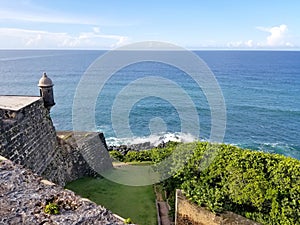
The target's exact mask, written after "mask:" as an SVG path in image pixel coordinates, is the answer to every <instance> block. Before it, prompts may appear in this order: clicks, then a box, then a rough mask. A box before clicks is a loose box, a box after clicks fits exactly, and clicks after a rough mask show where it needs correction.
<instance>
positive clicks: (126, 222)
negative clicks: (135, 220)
mask: <svg viewBox="0 0 300 225" xmlns="http://www.w3.org/2000/svg"><path fill="white" fill-rule="evenodd" d="M124 223H125V224H131V223H132V221H131V219H130V218H127V219H125V221H124Z"/></svg>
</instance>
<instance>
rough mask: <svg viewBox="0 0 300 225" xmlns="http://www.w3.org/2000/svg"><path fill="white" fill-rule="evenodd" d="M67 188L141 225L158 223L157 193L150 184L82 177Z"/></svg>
mask: <svg viewBox="0 0 300 225" xmlns="http://www.w3.org/2000/svg"><path fill="white" fill-rule="evenodd" d="M66 188H67V189H70V190H72V191H74V192H75V193H77V194H79V195H81V196H82V197H84V198H89V199H90V200H92V201H94V202H96V203H97V204H99V205H102V206H104V207H106V208H107V209H109V210H110V211H112V212H113V213H115V214H118V215H120V216H122V217H123V218H125V219H126V218H129V217H130V218H131V219H132V221H133V222H134V223H137V224H139V225H156V224H157V216H156V207H155V194H154V190H153V187H152V185H150V186H139V187H136V186H134V187H133V186H126V185H122V184H117V183H114V182H112V181H109V180H107V179H105V178H89V177H85V178H81V179H78V180H76V181H73V182H71V183H69V184H68V185H67V186H66Z"/></svg>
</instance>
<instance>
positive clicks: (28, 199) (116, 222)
mask: <svg viewBox="0 0 300 225" xmlns="http://www.w3.org/2000/svg"><path fill="white" fill-rule="evenodd" d="M49 203H51V204H54V205H56V206H57V209H58V211H59V213H58V214H48V213H46V211H45V209H46V206H47V205H48V204H49ZM0 206H1V210H0V224H7V225H9V224H12V225H15V224H28V225H29V224H30V225H32V224H60V225H69V224H86V225H89V224H95V225H103V224H106V225H123V224H124V222H123V221H124V219H122V218H120V217H119V216H117V215H115V214H113V213H112V212H110V211H109V210H107V209H106V208H104V207H102V206H98V205H96V204H95V203H93V202H91V201H90V200H88V199H83V198H81V197H80V196H77V195H76V194H75V193H74V192H72V191H69V190H64V189H63V188H62V187H60V186H58V185H55V184H54V183H51V182H49V181H47V180H44V179H43V178H41V177H39V176H37V175H36V174H34V173H32V171H31V170H28V169H25V168H23V167H22V166H20V165H15V164H14V163H12V162H11V161H9V160H5V159H3V158H2V159H1V157H0Z"/></svg>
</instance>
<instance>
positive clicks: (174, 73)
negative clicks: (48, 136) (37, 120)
mask: <svg viewBox="0 0 300 225" xmlns="http://www.w3.org/2000/svg"><path fill="white" fill-rule="evenodd" d="M103 53H104V51H75V50H74V51H52V50H51V51H50V50H49V51H46V50H45V51H44V50H41V51H36V50H35V51H27V50H26V51H15V50H10V51H7V50H1V51H0V88H1V89H0V94H1V95H16V94H17V95H38V94H39V91H38V88H37V83H38V80H39V78H40V77H41V75H42V73H43V72H44V71H46V72H47V73H48V75H49V76H50V78H51V79H52V80H53V82H54V84H55V86H54V94H55V101H56V105H55V106H54V107H53V109H52V110H51V116H52V119H53V121H54V124H55V126H56V129H57V130H71V129H73V127H72V104H73V98H74V94H75V91H76V87H77V85H78V82H79V81H80V78H81V77H82V75H83V74H84V72H85V71H86V70H87V68H88V67H89V66H90V65H91V63H92V62H93V61H94V60H96V59H97V58H98V57H99V56H101V55H102V54H103ZM195 53H196V54H197V55H198V56H200V57H201V58H202V59H203V60H204V61H205V62H206V63H207V65H208V66H209V68H210V69H211V70H212V71H213V73H214V75H215V77H216V79H217V81H218V83H219V85H220V87H221V90H222V92H223V96H224V99H225V103H226V111H227V121H226V124H227V125H226V133H225V138H224V142H226V143H232V144H236V145H239V146H242V147H247V148H251V149H261V150H265V151H270V152H278V153H281V154H285V155H289V156H292V157H295V158H298V159H300V138H299V134H300V52H293V51H197V52H195ZM147 76H158V77H163V78H166V79H170V80H172V81H174V82H176V83H177V84H178V85H179V86H180V88H182V89H184V90H185V91H186V93H187V94H188V95H189V96H190V98H191V99H192V101H193V102H194V104H195V107H196V111H197V113H198V115H199V124H200V128H201V130H200V136H199V137H197V138H200V139H203V140H209V135H210V129H211V112H210V108H209V104H208V102H207V99H206V97H205V94H204V93H203V92H202V90H201V88H199V87H198V86H197V85H196V83H195V82H194V81H193V80H192V79H191V78H190V77H189V76H188V75H187V74H185V73H184V72H182V71H181V70H179V69H177V68H175V67H172V66H169V65H166V64H163V63H157V62H141V63H137V64H133V65H130V66H127V67H125V68H123V69H121V70H120V71H118V72H117V73H115V74H114V75H113V76H112V77H111V78H110V80H108V81H107V82H106V84H105V86H104V87H103V89H102V92H101V93H100V94H99V97H98V100H97V102H96V110H95V111H96V113H95V121H96V127H97V129H98V130H99V131H102V132H104V134H105V136H106V139H107V140H108V141H109V142H110V143H111V144H113V143H120V142H122V141H123V142H124V141H125V139H126V138H125V139H117V138H116V134H115V132H114V130H113V128H112V125H111V124H112V120H111V110H112V106H113V102H114V100H115V98H116V96H118V93H120V91H121V90H122V89H123V88H124V87H126V86H127V85H128V84H130V83H131V82H133V81H135V80H136V79H140V78H144V77H147ZM186 112H187V113H189V112H190V109H189V108H187V109H186ZM157 118H160V119H159V120H158V119H157ZM153 119H156V121H158V122H162V121H164V123H163V124H164V126H163V128H164V133H160V130H159V129H157V130H155V127H153V126H152V127H151V125H150V126H149V123H151V121H152V120H153ZM129 126H130V129H131V131H132V133H133V135H134V137H133V138H132V137H128V139H127V140H126V141H135V142H137V141H145V140H152V141H153V140H154V139H155V140H157V139H159V138H161V140H162V139H166V138H171V137H172V138H174V137H178V138H182V139H183V140H190V139H193V138H195V137H193V136H191V135H189V134H182V133H180V132H181V121H180V115H179V113H178V112H177V110H176V109H175V107H174V106H173V105H172V104H171V103H170V102H168V101H167V100H165V99H162V98H158V97H155V96H148V97H147V98H143V99H141V100H140V101H138V102H137V103H136V104H134V105H133V106H132V108H131V110H130V115H129ZM155 132H157V133H155ZM149 135H151V136H150V137H149Z"/></svg>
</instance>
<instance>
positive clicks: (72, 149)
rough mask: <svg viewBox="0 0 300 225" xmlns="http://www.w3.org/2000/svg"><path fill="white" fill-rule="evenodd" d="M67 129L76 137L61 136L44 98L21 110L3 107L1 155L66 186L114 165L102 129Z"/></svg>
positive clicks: (0, 118) (0, 139)
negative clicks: (83, 131)
mask: <svg viewBox="0 0 300 225" xmlns="http://www.w3.org/2000/svg"><path fill="white" fill-rule="evenodd" d="M67 133H68V135H69V136H70V137H72V138H65V139H64V138H61V137H57V135H56V131H55V128H54V126H53V124H52V120H51V118H50V115H49V111H48V110H47V109H46V108H45V107H44V102H43V100H42V99H41V98H39V99H38V100H36V101H34V102H33V103H31V104H29V105H26V106H24V107H22V108H18V109H17V110H11V109H7V108H6V109H1V108H0V155H2V156H4V157H6V158H8V159H10V160H12V161H13V162H15V163H17V164H21V165H23V166H25V167H26V168H28V169H31V170H32V171H33V172H35V173H37V174H39V175H42V176H43V177H45V178H46V179H48V180H51V181H52V182H55V183H57V184H59V185H62V186H64V185H65V184H66V183H67V182H70V181H72V180H76V179H78V178H80V177H82V176H91V175H96V172H95V171H97V172H101V171H103V170H107V169H111V168H112V163H111V160H110V158H109V157H107V155H108V153H107V146H106V143H105V139H104V136H103V134H102V133H86V132H85V133H80V135H79V136H78V135H76V138H75V136H74V135H75V133H73V132H67ZM75 139H76V140H75ZM78 143H79V145H78ZM99 152H100V153H101V154H98V153H99Z"/></svg>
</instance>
